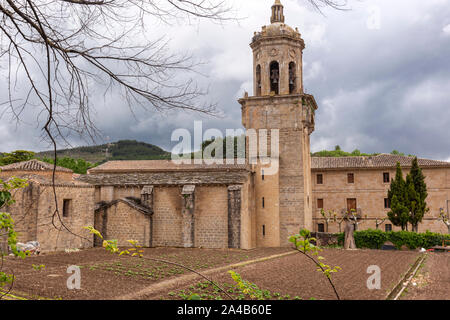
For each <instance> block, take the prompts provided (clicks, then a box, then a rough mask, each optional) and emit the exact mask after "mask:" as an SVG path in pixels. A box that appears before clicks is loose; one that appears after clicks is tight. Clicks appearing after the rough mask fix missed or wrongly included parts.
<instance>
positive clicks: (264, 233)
mask: <svg viewBox="0 0 450 320" xmlns="http://www.w3.org/2000/svg"><path fill="white" fill-rule="evenodd" d="M262 232H263V237H265V236H266V225H264V224H263V228H262Z"/></svg>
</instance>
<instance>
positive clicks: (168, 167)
mask: <svg viewBox="0 0 450 320" xmlns="http://www.w3.org/2000/svg"><path fill="white" fill-rule="evenodd" d="M247 169H248V167H247V165H239V164H233V165H227V164H223V165H218V164H213V165H209V164H205V163H204V164H176V163H175V162H173V161H171V160H125V161H108V162H106V163H104V164H102V165H100V166H98V167H95V168H92V169H90V170H89V171H88V174H96V173H106V172H108V173H120V172H164V171H190V172H192V171H233V170H247Z"/></svg>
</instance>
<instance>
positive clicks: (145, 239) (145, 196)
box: [0, 0, 450, 250]
mask: <svg viewBox="0 0 450 320" xmlns="http://www.w3.org/2000/svg"><path fill="white" fill-rule="evenodd" d="M283 10H284V8H283V6H282V5H281V3H280V2H279V1H278V0H277V1H276V2H275V4H274V5H273V6H272V15H271V23H270V25H267V26H264V27H262V30H261V31H259V32H255V34H254V36H253V39H252V41H251V44H250V46H251V48H252V50H253V79H254V94H253V96H249V95H248V94H245V95H244V97H243V98H242V99H240V100H239V103H240V105H241V108H242V123H243V125H244V127H245V128H246V129H247V132H255V133H256V138H257V145H258V146H260V145H261V143H262V144H264V143H266V144H267V146H268V153H267V156H269V155H270V156H271V157H273V159H276V161H275V163H276V168H277V170H275V171H273V172H271V170H270V168H271V165H273V163H274V162H272V164H271V165H267V164H266V162H265V160H267V159H266V157H264V156H261V154H258V153H254V150H253V148H254V145H253V146H252V144H251V143H250V135H249V134H248V135H247V137H248V139H247V144H246V159H245V161H244V164H213V165H210V164H205V163H203V164H177V163H175V162H172V161H110V162H107V163H105V164H103V165H101V166H99V167H96V168H93V169H91V170H89V172H88V174H87V175H82V176H76V175H73V173H72V172H71V171H70V170H67V169H63V168H58V170H57V174H56V177H57V185H56V193H57V198H58V204H59V207H60V212H61V216H62V218H61V219H62V220H61V221H62V222H63V224H64V225H65V226H67V227H68V228H67V229H69V230H70V232H69V231H68V230H66V229H65V228H59V230H58V229H57V228H54V226H53V224H52V217H53V216H54V211H55V206H54V201H53V199H52V194H53V193H52V189H51V183H50V178H51V166H49V165H46V164H43V163H41V162H38V161H34V160H33V161H31V162H26V163H20V164H15V165H12V166H7V167H3V168H1V169H2V172H1V173H0V177H2V179H3V178H7V177H10V176H12V175H16V176H22V177H27V178H29V179H30V186H29V187H28V188H27V189H25V190H23V191H19V193H18V194H16V195H15V197H16V199H18V201H17V203H16V204H15V205H14V206H13V207H12V208H9V210H10V212H12V213H13V216H14V217H16V218H17V222H18V229H19V232H20V240H21V241H30V240H38V241H39V242H41V244H42V247H43V248H42V249H43V250H55V249H56V250H59V249H63V248H83V247H91V246H94V245H95V246H99V245H101V241H100V239H94V237H93V236H92V235H89V234H87V231H86V230H84V229H83V226H88V225H91V226H94V227H95V228H96V229H97V230H99V231H100V232H101V233H102V234H103V236H104V237H105V238H106V239H117V240H118V241H119V245H122V246H126V245H127V240H138V241H139V243H140V244H141V245H144V246H148V247H151V246H175V247H203V248H242V249H251V248H255V247H277V246H285V245H288V244H289V242H288V238H289V236H290V235H293V234H295V233H297V232H298V231H299V230H300V229H301V228H308V229H310V230H315V231H330V232H336V231H338V230H339V225H338V223H337V222H334V221H333V222H330V223H329V224H328V228H326V223H325V222H324V220H323V218H322V216H321V215H320V209H321V208H323V209H324V210H326V211H330V210H334V211H336V212H339V213H340V212H341V211H342V210H347V209H353V208H354V209H356V210H357V211H358V213H359V214H360V216H361V220H360V223H359V228H360V229H366V228H375V227H376V225H377V223H379V228H383V229H386V230H389V229H390V226H389V222H387V221H384V222H382V218H384V217H385V216H386V213H387V211H388V208H387V207H388V205H389V204H388V203H386V201H385V199H386V198H387V190H388V188H389V182H390V179H391V178H392V177H393V176H394V175H395V166H396V163H397V161H399V162H400V163H401V164H402V166H403V167H404V169H408V166H410V163H411V159H410V158H407V157H398V156H390V155H380V156H376V157H349V158H312V159H311V153H310V135H311V134H312V133H313V131H314V126H315V111H316V110H317V108H318V106H317V104H316V102H315V100H314V97H313V96H312V95H309V94H305V93H304V90H303V71H302V69H303V68H302V56H303V50H304V48H305V44H304V41H303V40H302V38H301V35H300V33H299V32H298V30H297V29H295V30H294V29H292V28H291V27H289V26H287V25H286V24H285V23H284V21H285V17H284V12H283ZM261 132H263V133H265V134H267V139H265V136H264V135H262V136H261V135H260V133H261ZM419 164H420V165H421V167H422V168H423V169H424V173H425V175H426V176H427V181H426V182H427V184H428V187H429V197H428V203H429V206H430V209H431V210H430V213H429V214H428V215H427V217H426V219H425V221H424V223H423V224H422V225H421V226H420V231H424V230H427V229H428V230H431V231H436V232H446V231H447V229H446V227H445V225H444V224H443V223H442V222H439V221H438V220H437V217H438V215H439V208H445V209H446V210H448V206H449V200H448V199H450V163H447V162H441V161H433V160H423V159H421V160H419ZM53 220H54V219H53ZM56 222H58V220H57V221H56ZM326 229H328V230H326ZM393 229H395V228H393ZM80 236H81V237H80Z"/></svg>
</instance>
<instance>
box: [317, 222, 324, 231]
mask: <svg viewBox="0 0 450 320" xmlns="http://www.w3.org/2000/svg"><path fill="white" fill-rule="evenodd" d="M317 231H318V232H325V225H324V224H323V223H319V224H318V225H317Z"/></svg>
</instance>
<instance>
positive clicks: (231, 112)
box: [0, 0, 450, 161]
mask: <svg viewBox="0 0 450 320" xmlns="http://www.w3.org/2000/svg"><path fill="white" fill-rule="evenodd" d="M230 3H233V0H230ZM272 3H273V0H246V1H237V0H235V1H234V8H235V9H236V10H237V11H238V14H239V15H240V16H241V17H245V19H242V20H240V21H239V22H227V23H225V24H223V25H217V24H213V23H211V22H206V21H202V22H199V23H192V24H191V25H180V24H174V25H171V26H164V32H165V33H166V34H167V37H168V38H170V39H171V42H170V45H171V48H172V50H174V52H183V51H186V50H187V51H189V52H190V53H192V54H193V55H194V56H195V57H196V58H198V59H200V60H202V61H205V62H207V64H205V65H203V66H202V67H201V70H200V71H201V72H202V74H204V75H205V77H204V76H200V75H198V77H199V78H198V81H199V83H200V84H202V85H205V86H208V87H209V92H210V93H209V95H208V96H206V97H205V101H212V102H217V103H218V104H219V107H220V109H221V110H222V112H223V116H222V117H207V116H200V115H199V114H192V113H189V114H188V113H184V112H177V113H174V112H172V113H170V114H158V113H155V112H144V111H137V112H136V113H135V114H134V115H133V114H132V113H130V111H129V109H128V107H127V106H126V103H125V101H123V100H121V99H120V97H118V96H117V95H115V94H114V93H111V95H109V96H106V97H104V96H103V93H102V92H99V93H98V96H96V95H95V94H96V93H95V92H94V93H93V97H92V98H91V101H94V102H95V103H94V107H95V111H94V118H95V122H96V124H97V126H98V128H99V129H100V130H101V131H102V133H103V136H104V139H103V141H102V140H101V139H100V140H99V141H98V142H99V143H101V142H105V141H107V140H109V141H117V140H120V139H135V140H139V141H144V142H148V143H152V144H155V145H159V146H161V147H163V148H165V149H166V150H171V149H172V147H173V146H174V145H175V144H176V142H171V134H172V132H173V130H175V129H177V128H186V129H189V130H192V129H193V127H194V121H195V120H202V121H203V128H204V129H208V128H218V129H220V130H223V132H225V129H234V128H241V116H240V105H239V104H238V103H237V101H236V100H237V99H238V98H240V97H242V96H243V93H244V91H249V92H250V94H251V92H252V84H251V81H252V55H251V49H250V47H249V43H250V40H251V37H252V35H253V32H254V31H258V30H260V29H261V26H262V25H265V24H268V23H270V21H269V20H270V7H271V5H272ZM282 3H283V4H284V6H285V16H286V23H287V24H289V25H290V26H292V27H298V28H299V30H300V32H301V34H302V37H303V38H304V40H305V42H306V49H305V51H304V75H305V78H304V85H305V89H306V91H307V93H309V94H313V95H314V96H315V98H316V101H317V102H318V105H319V110H318V112H317V117H316V131H315V132H314V133H313V134H312V136H311V143H312V151H319V150H323V149H331V148H334V146H335V145H340V146H341V147H342V149H344V150H348V151H352V150H354V149H356V148H357V149H360V150H361V151H363V152H390V151H392V150H394V149H397V150H400V151H402V152H405V153H407V154H416V155H419V156H421V157H428V158H433V159H444V160H445V159H448V160H449V161H450V134H449V128H450V0H426V1H423V0H396V1H391V0H362V1H356V0H349V7H351V9H352V10H351V11H346V12H342V11H335V10H332V9H325V10H324V15H321V14H320V13H318V12H317V11H315V10H314V9H312V8H311V7H310V6H309V5H308V4H307V1H306V0H282ZM157 36H159V35H157ZM149 37H151V36H149ZM1 92H2V91H1V90H0V95H1ZM3 92H4V91H3ZM2 98H3V99H2ZM6 98H7V97H1V96H0V101H2V100H6ZM0 134H1V137H2V139H0V151H11V150H16V149H28V150H34V151H38V150H44V149H48V145H47V144H46V143H45V142H43V141H42V140H41V138H40V134H41V130H40V129H39V127H37V126H36V125H35V124H33V122H32V121H26V122H24V123H20V124H19V125H17V124H16V123H11V122H10V121H9V119H8V118H7V117H2V118H1V122H0ZM79 144H83V143H82V142H79V141H78V140H76V139H74V140H73V145H79Z"/></svg>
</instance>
